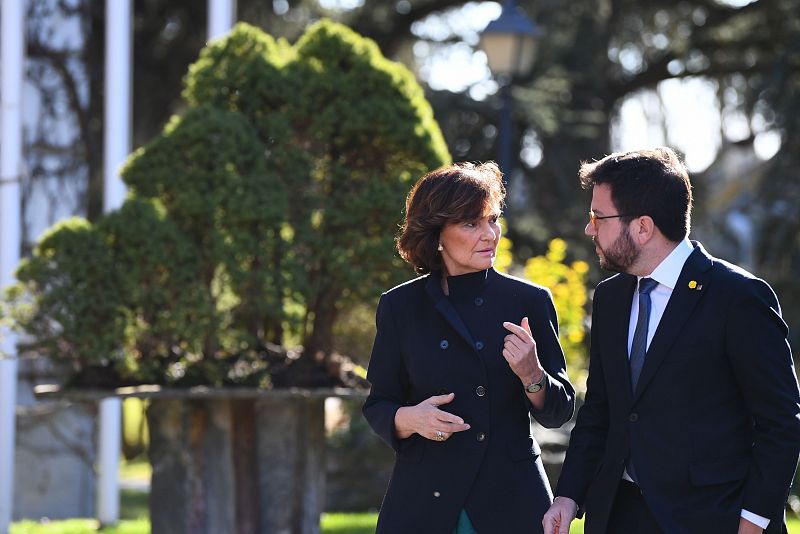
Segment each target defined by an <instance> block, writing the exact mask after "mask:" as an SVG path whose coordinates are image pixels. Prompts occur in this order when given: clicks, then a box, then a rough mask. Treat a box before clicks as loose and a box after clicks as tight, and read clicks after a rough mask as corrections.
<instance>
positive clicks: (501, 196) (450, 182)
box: [397, 161, 506, 274]
mask: <svg viewBox="0 0 800 534" xmlns="http://www.w3.org/2000/svg"><path fill="white" fill-rule="evenodd" d="M505 196H506V189H505V186H504V185H503V173H501V172H500V169H499V168H498V167H497V164H496V163H494V162H492V161H488V162H486V163H478V164H475V163H454V164H452V165H449V166H447V167H442V168H440V169H437V170H435V171H432V172H429V173H428V174H426V175H425V176H423V177H422V178H420V179H419V180H418V181H417V183H416V184H414V187H412V188H411V191H410V192H409V193H408V197H407V198H406V212H405V218H404V220H403V226H402V227H401V229H400V234H399V236H398V237H397V251H398V252H400V256H401V257H402V258H403V259H404V260H406V261H407V262H408V263H410V264H411V265H412V266H413V267H414V270H415V271H417V272H418V273H420V274H425V273H429V272H431V271H436V270H440V269H441V268H442V255H441V254H440V253H439V251H438V250H437V249H438V246H439V234H440V233H441V231H442V228H443V227H444V226H445V225H446V224H450V223H459V222H465V221H474V220H476V219H480V218H481V217H483V216H484V214H485V212H486V209H487V207H489V208H497V209H498V210H499V209H500V208H502V206H503V201H504V200H505Z"/></svg>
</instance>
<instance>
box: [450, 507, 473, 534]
mask: <svg viewBox="0 0 800 534" xmlns="http://www.w3.org/2000/svg"><path fill="white" fill-rule="evenodd" d="M453 534H478V531H477V530H475V527H473V526H472V523H471V522H470V520H469V517H468V516H467V511H466V510H461V514H460V515H459V516H458V525H457V526H456V530H455V532H453Z"/></svg>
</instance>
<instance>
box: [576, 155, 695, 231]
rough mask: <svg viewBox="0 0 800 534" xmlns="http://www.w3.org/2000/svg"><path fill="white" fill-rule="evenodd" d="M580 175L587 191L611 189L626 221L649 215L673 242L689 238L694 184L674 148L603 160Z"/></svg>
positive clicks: (585, 165) (584, 167)
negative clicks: (606, 187) (595, 187)
mask: <svg viewBox="0 0 800 534" xmlns="http://www.w3.org/2000/svg"><path fill="white" fill-rule="evenodd" d="M578 176H579V177H580V179H581V184H582V185H583V187H584V189H590V188H592V187H594V186H595V185H597V184H608V185H609V186H610V187H611V200H612V201H613V202H614V206H615V207H616V208H617V210H618V211H619V213H620V214H625V215H626V217H621V219H622V221H623V222H626V223H627V222H630V221H632V220H633V219H634V218H636V217H641V216H642V215H648V216H650V217H651V218H652V219H653V222H654V223H655V225H656V226H657V227H658V229H659V230H660V231H661V233H662V234H664V237H666V238H667V239H669V240H670V241H673V242H678V241H681V240H682V239H683V238H685V237H686V236H687V235H689V229H690V227H691V216H692V184H691V183H690V182H689V175H688V174H687V172H686V167H684V166H683V163H681V161H680V159H679V158H678V155H677V154H675V152H674V151H673V150H672V149H671V148H667V147H659V148H654V149H652V150H637V151H634V152H618V153H615V154H611V155H610V156H606V157H604V158H603V159H601V160H599V161H593V162H591V163H587V162H583V163H581V168H580V171H578Z"/></svg>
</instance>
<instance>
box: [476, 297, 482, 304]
mask: <svg viewBox="0 0 800 534" xmlns="http://www.w3.org/2000/svg"><path fill="white" fill-rule="evenodd" d="M475 306H483V297H475Z"/></svg>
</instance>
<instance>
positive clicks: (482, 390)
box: [475, 386, 486, 397]
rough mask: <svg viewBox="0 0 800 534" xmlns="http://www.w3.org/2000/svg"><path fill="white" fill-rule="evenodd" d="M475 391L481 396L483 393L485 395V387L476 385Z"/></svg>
mask: <svg viewBox="0 0 800 534" xmlns="http://www.w3.org/2000/svg"><path fill="white" fill-rule="evenodd" d="M475 393H476V394H477V395H478V396H479V397H483V396H484V395H486V388H485V387H483V386H478V387H476V388H475Z"/></svg>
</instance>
